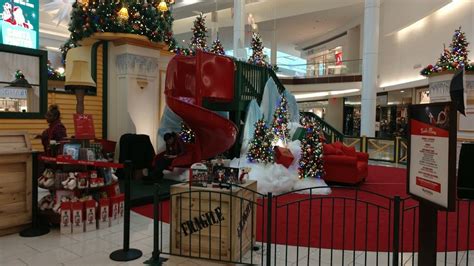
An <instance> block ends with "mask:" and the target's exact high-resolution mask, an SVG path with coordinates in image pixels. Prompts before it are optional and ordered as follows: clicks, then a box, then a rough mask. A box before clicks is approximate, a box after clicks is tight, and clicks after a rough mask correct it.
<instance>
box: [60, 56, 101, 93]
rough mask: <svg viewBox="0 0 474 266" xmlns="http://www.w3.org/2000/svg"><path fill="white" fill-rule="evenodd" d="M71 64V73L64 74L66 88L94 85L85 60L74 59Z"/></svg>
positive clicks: (92, 86)
mask: <svg viewBox="0 0 474 266" xmlns="http://www.w3.org/2000/svg"><path fill="white" fill-rule="evenodd" d="M71 65H72V71H71V75H70V76H69V77H68V76H66V82H65V84H64V85H65V86H66V88H67V89H75V88H95V87H96V84H95V82H94V80H93V79H92V76H91V72H90V71H89V64H88V62H87V61H82V60H75V61H72V64H71Z"/></svg>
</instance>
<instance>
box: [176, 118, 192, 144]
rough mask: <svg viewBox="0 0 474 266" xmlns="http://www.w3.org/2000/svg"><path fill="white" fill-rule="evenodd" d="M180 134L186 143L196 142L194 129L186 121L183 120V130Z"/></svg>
mask: <svg viewBox="0 0 474 266" xmlns="http://www.w3.org/2000/svg"><path fill="white" fill-rule="evenodd" d="M179 136H180V137H181V140H182V141H183V142H184V143H194V141H195V139H196V135H195V134H194V131H193V130H192V129H191V128H189V127H188V125H186V124H185V123H184V122H181V131H180V132H179Z"/></svg>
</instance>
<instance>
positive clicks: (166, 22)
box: [61, 0, 177, 53]
mask: <svg viewBox="0 0 474 266" xmlns="http://www.w3.org/2000/svg"><path fill="white" fill-rule="evenodd" d="M172 3H174V1H170V0H166V1H151V2H148V1H143V2H142V1H139V2H137V1H133V0H121V1H89V0H82V1H75V2H74V3H73V4H72V12H71V20H70V22H69V28H68V29H69V32H70V33H71V34H70V37H69V40H67V41H66V43H65V44H64V45H63V46H62V48H61V50H62V51H63V53H66V52H67V50H69V49H70V48H73V47H76V46H78V45H79V42H80V41H81V40H82V39H84V38H87V37H89V36H91V35H92V34H94V33H97V32H99V33H100V32H114V33H130V34H139V35H143V36H146V37H147V38H148V39H149V40H150V41H152V42H164V43H166V44H167V45H168V46H169V49H170V51H175V50H176V49H177V47H176V42H175V41H174V38H173V31H172V24H173V16H172V15H171V13H170V11H169V7H170V6H171V5H172Z"/></svg>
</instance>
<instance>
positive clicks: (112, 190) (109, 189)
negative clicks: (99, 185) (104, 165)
mask: <svg viewBox="0 0 474 266" xmlns="http://www.w3.org/2000/svg"><path fill="white" fill-rule="evenodd" d="M103 190H104V191H105V192H106V193H107V195H108V196H109V198H111V197H114V196H117V195H119V194H120V186H119V184H118V183H115V184H112V185H110V186H106V187H104V188H103Z"/></svg>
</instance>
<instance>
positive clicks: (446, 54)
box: [436, 45, 451, 66]
mask: <svg viewBox="0 0 474 266" xmlns="http://www.w3.org/2000/svg"><path fill="white" fill-rule="evenodd" d="M443 47H444V48H443V53H441V56H440V57H439V59H438V62H436V65H437V66H447V65H449V64H451V52H450V51H449V49H447V48H446V46H445V45H443Z"/></svg>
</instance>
